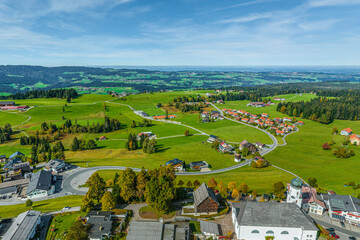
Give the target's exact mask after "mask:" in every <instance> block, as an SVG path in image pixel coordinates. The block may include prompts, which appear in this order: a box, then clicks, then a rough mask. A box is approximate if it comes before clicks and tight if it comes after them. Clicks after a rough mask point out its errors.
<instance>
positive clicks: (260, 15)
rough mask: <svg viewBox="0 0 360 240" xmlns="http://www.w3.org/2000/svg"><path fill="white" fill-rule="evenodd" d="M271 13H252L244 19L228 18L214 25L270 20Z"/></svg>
mask: <svg viewBox="0 0 360 240" xmlns="http://www.w3.org/2000/svg"><path fill="white" fill-rule="evenodd" d="M272 17H273V14H272V13H253V14H250V15H247V16H244V17H238V18H230V19H225V20H220V21H217V22H216V23H246V22H252V21H256V20H260V19H266V18H272Z"/></svg>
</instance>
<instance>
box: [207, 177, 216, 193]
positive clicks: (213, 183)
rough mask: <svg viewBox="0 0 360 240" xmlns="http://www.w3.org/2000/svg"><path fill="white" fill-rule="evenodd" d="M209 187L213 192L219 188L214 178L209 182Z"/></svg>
mask: <svg viewBox="0 0 360 240" xmlns="http://www.w3.org/2000/svg"><path fill="white" fill-rule="evenodd" d="M208 187H209V188H210V189H212V190H214V189H215V188H216V187H217V182H216V181H215V179H214V178H213V177H212V178H211V179H210V180H209V182H208Z"/></svg>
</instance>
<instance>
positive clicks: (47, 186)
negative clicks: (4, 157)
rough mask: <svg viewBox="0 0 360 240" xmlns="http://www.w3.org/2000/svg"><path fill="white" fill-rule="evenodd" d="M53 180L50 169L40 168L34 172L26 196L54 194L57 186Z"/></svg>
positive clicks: (34, 196)
mask: <svg viewBox="0 0 360 240" xmlns="http://www.w3.org/2000/svg"><path fill="white" fill-rule="evenodd" d="M52 180H53V178H52V174H51V172H50V171H45V170H40V171H39V172H37V173H34V174H32V175H31V177H30V182H29V186H28V187H27V190H26V196H27V197H28V198H30V199H32V198H40V197H46V196H49V195H51V194H53V193H54V192H55V186H54V185H52Z"/></svg>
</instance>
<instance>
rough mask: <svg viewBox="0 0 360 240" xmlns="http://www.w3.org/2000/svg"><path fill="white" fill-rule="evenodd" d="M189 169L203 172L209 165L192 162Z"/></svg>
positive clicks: (203, 162)
mask: <svg viewBox="0 0 360 240" xmlns="http://www.w3.org/2000/svg"><path fill="white" fill-rule="evenodd" d="M189 167H190V168H191V170H201V169H202V168H207V167H209V165H208V164H207V162H205V161H197V162H191V163H190V164H189Z"/></svg>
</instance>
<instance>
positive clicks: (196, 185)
mask: <svg viewBox="0 0 360 240" xmlns="http://www.w3.org/2000/svg"><path fill="white" fill-rule="evenodd" d="M193 185H194V187H196V188H197V187H199V186H200V185H201V183H200V182H199V180H195V181H194V182H193Z"/></svg>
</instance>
